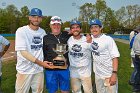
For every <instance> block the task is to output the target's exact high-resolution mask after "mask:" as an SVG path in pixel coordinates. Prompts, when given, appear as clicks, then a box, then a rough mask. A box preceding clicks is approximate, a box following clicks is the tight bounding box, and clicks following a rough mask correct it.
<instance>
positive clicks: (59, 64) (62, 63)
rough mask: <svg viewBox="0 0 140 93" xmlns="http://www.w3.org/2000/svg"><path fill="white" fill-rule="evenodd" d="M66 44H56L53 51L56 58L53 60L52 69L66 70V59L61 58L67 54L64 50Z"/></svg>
mask: <svg viewBox="0 0 140 93" xmlns="http://www.w3.org/2000/svg"><path fill="white" fill-rule="evenodd" d="M66 46H67V45H66V44H61V43H59V44H56V48H55V49H53V50H54V51H55V52H56V53H57V54H58V56H57V57H55V58H54V59H53V68H59V69H67V64H66V59H65V57H64V56H63V54H65V53H66V52H67V50H66Z"/></svg>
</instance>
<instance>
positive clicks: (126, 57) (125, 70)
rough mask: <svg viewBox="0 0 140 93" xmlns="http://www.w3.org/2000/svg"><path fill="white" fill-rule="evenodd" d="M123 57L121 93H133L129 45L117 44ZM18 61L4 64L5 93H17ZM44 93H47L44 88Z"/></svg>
mask: <svg viewBox="0 0 140 93" xmlns="http://www.w3.org/2000/svg"><path fill="white" fill-rule="evenodd" d="M117 45H118V48H119V51H120V54H121V57H120V58H119V71H118V80H119V93H132V91H131V86H130V85H129V84H128V80H129V78H130V75H131V72H132V70H133V69H132V68H131V67H130V49H129V45H127V44H123V43H119V42H117ZM15 64H16V61H15V60H13V61H9V62H4V63H3V68H2V72H3V75H2V90H3V93H14V91H15V79H16V70H15V66H16V65H15ZM44 93H47V92H46V90H45V88H44Z"/></svg>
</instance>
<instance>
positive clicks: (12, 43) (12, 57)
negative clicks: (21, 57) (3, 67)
mask: <svg viewBox="0 0 140 93" xmlns="http://www.w3.org/2000/svg"><path fill="white" fill-rule="evenodd" d="M15 59H16V53H15V40H10V48H9V49H8V51H7V52H6V54H5V55H4V56H3V61H9V60H15Z"/></svg>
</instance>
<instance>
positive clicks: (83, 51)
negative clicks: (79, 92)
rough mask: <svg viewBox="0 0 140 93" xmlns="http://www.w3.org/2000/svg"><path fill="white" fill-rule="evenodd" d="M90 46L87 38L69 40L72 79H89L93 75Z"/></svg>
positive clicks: (71, 38)
mask: <svg viewBox="0 0 140 93" xmlns="http://www.w3.org/2000/svg"><path fill="white" fill-rule="evenodd" d="M90 45H91V44H90V43H87V42H86V37H85V36H82V37H81V38H80V39H78V40H77V39H74V38H73V36H71V37H70V38H69V40H68V50H69V53H68V55H69V61H70V74H71V77H80V76H83V77H89V76H90V75H91V50H90ZM74 70H75V71H74ZM76 72H77V73H76Z"/></svg>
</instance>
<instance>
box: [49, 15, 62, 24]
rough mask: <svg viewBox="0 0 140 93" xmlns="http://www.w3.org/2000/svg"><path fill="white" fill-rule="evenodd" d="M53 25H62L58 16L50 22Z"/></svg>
mask: <svg viewBox="0 0 140 93" xmlns="http://www.w3.org/2000/svg"><path fill="white" fill-rule="evenodd" d="M54 23H58V24H61V23H62V20H61V18H60V17H59V16H53V17H52V18H51V20H50V24H54Z"/></svg>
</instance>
